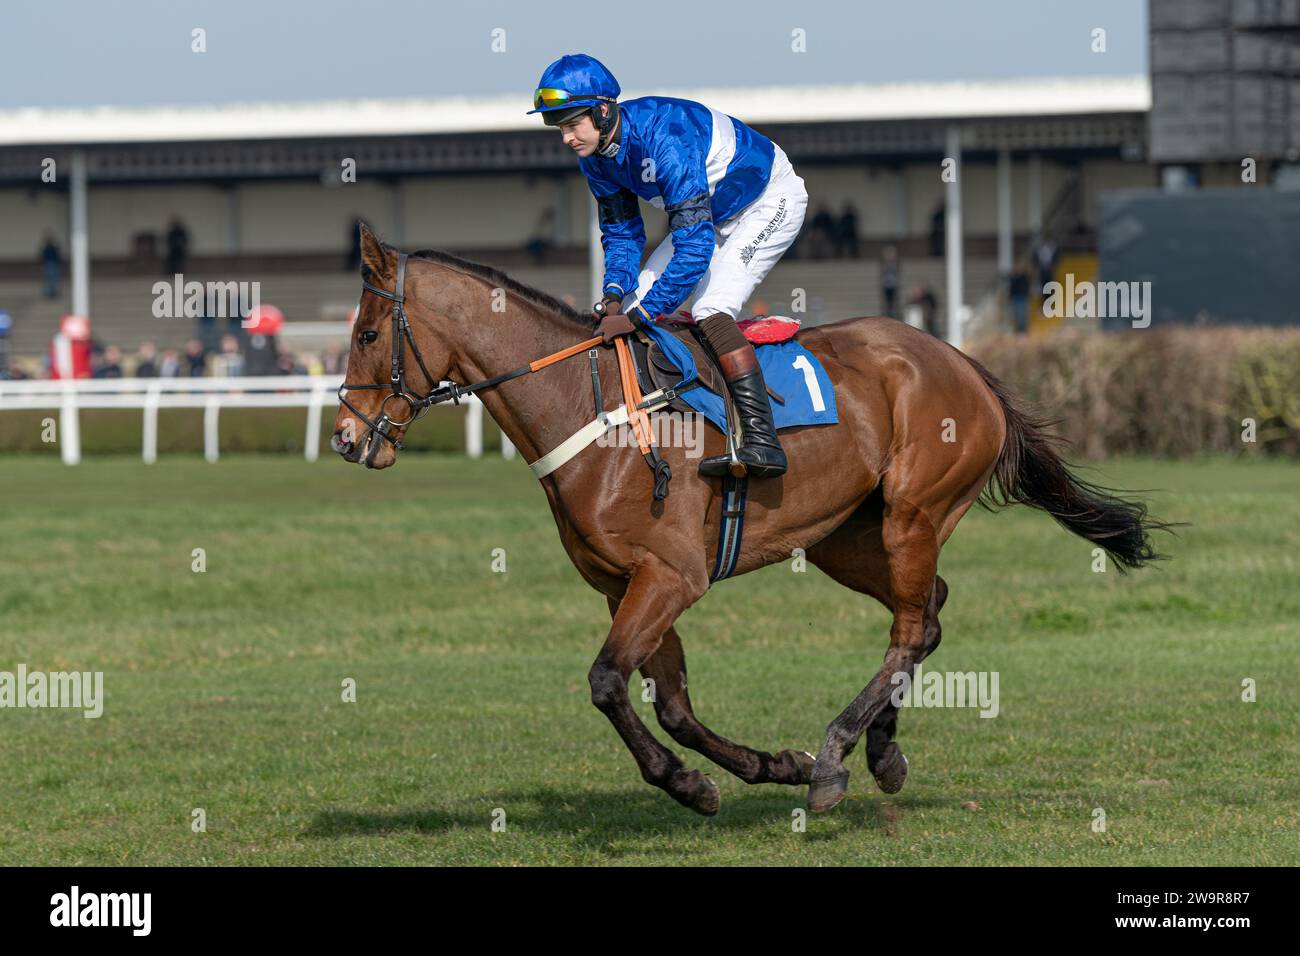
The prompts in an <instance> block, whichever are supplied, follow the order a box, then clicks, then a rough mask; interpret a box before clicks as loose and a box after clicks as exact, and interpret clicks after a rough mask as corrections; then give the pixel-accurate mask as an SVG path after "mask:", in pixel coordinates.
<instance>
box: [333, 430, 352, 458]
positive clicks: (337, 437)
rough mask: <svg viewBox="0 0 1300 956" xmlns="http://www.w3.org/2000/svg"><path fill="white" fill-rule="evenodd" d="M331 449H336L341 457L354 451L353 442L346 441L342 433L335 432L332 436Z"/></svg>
mask: <svg viewBox="0 0 1300 956" xmlns="http://www.w3.org/2000/svg"><path fill="white" fill-rule="evenodd" d="M330 448H332V449H334V450H335V451H336V452H338V453H339V454H340V455H346V454H347V453H348V452H350V451H351V450H352V442H350V441H344V440H343V436H342V433H340V432H335V433H334V434H333V435H331V436H330Z"/></svg>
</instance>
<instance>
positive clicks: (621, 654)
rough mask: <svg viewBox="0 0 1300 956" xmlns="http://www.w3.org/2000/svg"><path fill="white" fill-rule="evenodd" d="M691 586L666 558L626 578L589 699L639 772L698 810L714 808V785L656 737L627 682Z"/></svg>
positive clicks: (658, 641)
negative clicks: (641, 715)
mask: <svg viewBox="0 0 1300 956" xmlns="http://www.w3.org/2000/svg"><path fill="white" fill-rule="evenodd" d="M689 592H690V586H689V584H688V583H687V582H686V580H685V579H684V578H683V577H682V576H681V575H680V574H679V573H678V572H677V571H675V570H674V569H673V568H672V567H670V566H669V565H668V564H667V563H665V562H664V561H662V560H660V559H659V558H656V557H655V556H654V555H650V556H648V557H647V558H646V559H645V560H644V561H643V562H642V563H641V565H640V566H639V567H638V568H637V570H636V571H635V572H634V573H633V574H632V577H631V579H630V581H629V582H628V586H627V591H626V593H624V595H623V597H622V599H621V600H620V601H619V603H618V608H617V610H616V611H615V613H614V623H613V626H612V627H611V628H610V631H609V637H608V638H606V640H605V645H604V647H602V648H601V650H600V654H599V655H597V657H596V661H595V663H594V664H592V665H591V671H590V673H588V675H587V679H588V680H589V681H590V683H591V701H592V703H593V704H595V705H596V707H597V708H598V709H599V710H600V711H601V713H603V714H604V715H605V716H606V717H608V718H609V721H610V723H612V724H613V725H614V729H615V730H617V731H618V734H619V736H620V737H622V738H623V742H624V743H625V744H626V745H627V748H628V750H630V751H631V752H632V757H633V758H634V759H635V760H636V763H637V767H638V768H639V769H640V770H641V777H642V778H643V779H644V780H645V781H646V782H647V783H650V784H653V785H654V786H656V787H659V788H661V789H663V790H664V791H665V792H667V793H668V795H669V796H671V797H672V798H673V799H674V800H676V801H678V802H679V803H681V804H682V805H684V806H687V807H690V808H691V809H692V810H696V811H698V812H699V813H703V814H705V815H708V816H711V815H713V814H715V813H717V812H718V807H719V805H720V803H721V799H720V797H719V795H718V788H717V786H716V785H715V784H714V783H713V781H712V780H710V779H709V778H708V777H706V776H704V774H702V773H700V771H698V770H687V769H686V768H685V767H684V766H683V765H682V762H681V760H680V759H678V757H677V755H676V754H674V753H673V752H672V751H670V750H669V749H668V748H667V747H665V746H664V745H663V744H661V743H660V742H659V741H658V740H656V739H655V736H654V734H652V733H650V731H649V730H648V729H647V728H646V726H645V724H643V723H642V722H641V719H640V718H639V717H638V716H637V715H636V711H635V710H634V709H633V707H632V702H631V701H630V700H629V699H628V694H627V681H628V678H629V677H630V676H631V674H632V672H633V671H634V670H637V669H638V668H640V667H641V666H642V665H644V664H645V662H646V661H647V660H648V659H649V658H650V657H651V656H652V655H653V654H654V653H655V652H656V651H657V650H658V649H659V647H660V646H661V644H662V641H663V636H664V634H665V633H666V632H667V631H668V630H669V629H670V628H671V627H672V623H673V621H675V620H676V619H677V617H678V615H680V614H681V613H682V611H684V610H685V609H686V608H687V607H688V606H689V605H690V603H691V600H692V598H691V596H690V593H689Z"/></svg>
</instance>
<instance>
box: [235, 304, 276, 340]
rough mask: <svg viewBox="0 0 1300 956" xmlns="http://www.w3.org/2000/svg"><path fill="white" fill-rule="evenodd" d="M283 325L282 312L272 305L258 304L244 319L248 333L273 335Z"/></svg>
mask: <svg viewBox="0 0 1300 956" xmlns="http://www.w3.org/2000/svg"><path fill="white" fill-rule="evenodd" d="M283 326H284V313H283V312H281V311H280V310H279V309H277V308H276V307H275V306H273V305H259V306H258V307H257V308H255V309H253V310H252V311H251V312H249V313H248V318H246V319H245V320H244V328H245V330H247V332H248V334H249V335H275V334H276V333H278V332H279V331H280V329H281V328H282V327H283Z"/></svg>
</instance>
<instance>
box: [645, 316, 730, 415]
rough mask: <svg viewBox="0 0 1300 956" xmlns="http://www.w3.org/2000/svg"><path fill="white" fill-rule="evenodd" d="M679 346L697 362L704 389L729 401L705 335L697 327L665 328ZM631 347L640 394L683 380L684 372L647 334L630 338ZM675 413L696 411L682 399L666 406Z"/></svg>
mask: <svg viewBox="0 0 1300 956" xmlns="http://www.w3.org/2000/svg"><path fill="white" fill-rule="evenodd" d="M665 327H666V328H667V329H668V330H669V331H670V332H671V333H672V334H673V335H674V336H675V337H676V338H677V340H678V341H679V342H681V343H682V344H683V345H684V346H686V348H687V349H688V350H689V351H690V353H691V358H693V359H694V360H695V371H696V374H697V377H698V380H699V386H698V387H701V388H707V389H708V390H709V391H711V392H716V393H717V394H719V395H722V396H723V397H724V399H725V398H726V397H727V383H726V382H725V381H724V380H723V377H722V370H721V369H720V368H718V364H717V362H716V361H715V360H714V358H713V351H712V350H711V349H710V348H709V347H708V346H707V345H706V344H705V342H704V335H703V333H702V332H700V330H699V329H698V328H697V327H696V326H694V325H676V324H674V325H667V326H665ZM628 342H629V344H630V345H631V346H632V356H633V358H634V359H635V360H636V374H637V381H638V383H639V384H640V386H641V391H642V392H645V393H649V392H654V391H656V390H658V389H661V388H671V387H672V386H674V385H676V384H677V383H678V382H680V381H681V380H682V371H681V369H679V368H678V367H677V366H676V365H674V364H673V363H672V361H671V360H670V359H669V358H668V356H666V355H664V352H663V349H661V348H660V347H659V345H658V343H657V342H655V341H654V340H653V339H651V338H650V337H649V336H648V335H646V334H645V333H644V332H640V331H638V332H637V333H636V334H635V335H633V336H630V337H629V338H628ZM667 407H668V408H670V409H672V410H673V411H676V412H682V413H687V412H691V411H693V409H692V408H691V407H690V406H689V405H687V404H686V402H684V401H683V400H682V399H681V398H680V397H678V398H674V399H673V400H672V401H671V402H670V403H669V404H668V406H667Z"/></svg>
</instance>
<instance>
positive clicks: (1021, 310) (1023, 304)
mask: <svg viewBox="0 0 1300 956" xmlns="http://www.w3.org/2000/svg"><path fill="white" fill-rule="evenodd" d="M1007 299H1008V300H1009V301H1010V303H1011V321H1012V324H1014V326H1015V329H1016V334H1017V335H1024V334H1025V333H1026V332H1028V331H1029V274H1028V273H1027V272H1025V270H1024V269H1023V268H1021V267H1019V266H1017V267H1016V270H1015V271H1014V272H1012V273H1011V278H1010V280H1009V281H1008V282H1007Z"/></svg>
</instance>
